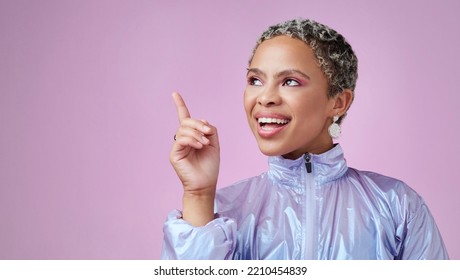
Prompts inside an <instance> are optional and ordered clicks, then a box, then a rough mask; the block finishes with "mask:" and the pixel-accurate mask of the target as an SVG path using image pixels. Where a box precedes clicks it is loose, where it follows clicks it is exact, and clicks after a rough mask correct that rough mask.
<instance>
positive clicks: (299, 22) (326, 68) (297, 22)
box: [249, 19, 358, 123]
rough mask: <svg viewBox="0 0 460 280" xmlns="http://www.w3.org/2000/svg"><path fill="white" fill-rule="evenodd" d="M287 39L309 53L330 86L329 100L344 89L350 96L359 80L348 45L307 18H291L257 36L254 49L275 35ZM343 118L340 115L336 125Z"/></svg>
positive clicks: (340, 36) (354, 56) (335, 33)
mask: <svg viewBox="0 0 460 280" xmlns="http://www.w3.org/2000/svg"><path fill="white" fill-rule="evenodd" d="M281 35H285V36H289V37H291V38H296V39H299V40H301V41H303V42H304V43H306V44H307V45H308V46H309V47H310V48H311V49H312V50H313V53H314V55H315V57H316V59H317V61H318V64H319V66H320V67H321V70H322V71H323V73H324V75H325V76H326V79H327V81H328V84H329V91H328V97H329V98H332V97H334V96H336V95H337V94H339V93H341V92H342V91H343V90H345V89H349V90H351V91H352V93H353V98H354V95H355V93H354V91H355V86H356V80H357V79H358V58H357V57H356V55H355V53H354V52H353V49H352V48H351V46H350V44H349V43H348V42H347V41H346V40H345V38H344V37H343V36H342V35H341V34H339V33H338V32H337V31H335V30H333V29H332V28H329V27H328V26H326V25H324V24H321V23H318V22H316V21H313V20H310V19H294V20H289V21H285V22H282V23H279V24H276V25H273V26H270V27H269V28H268V29H267V30H265V31H264V32H263V33H262V35H261V36H260V38H259V40H258V41H257V43H256V46H255V47H254V50H253V52H252V55H251V58H250V59H249V64H251V62H252V58H253V57H254V53H255V52H256V50H257V47H258V46H259V45H260V44H261V43H262V42H264V41H266V40H269V39H272V38H274V37H277V36H281ZM344 117H345V115H343V116H341V117H340V119H339V121H338V122H339V123H340V122H341V121H342V119H343V118H344Z"/></svg>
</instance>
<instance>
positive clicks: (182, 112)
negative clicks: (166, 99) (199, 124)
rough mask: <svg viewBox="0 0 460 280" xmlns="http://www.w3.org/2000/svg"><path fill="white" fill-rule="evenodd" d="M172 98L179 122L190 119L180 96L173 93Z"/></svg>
mask: <svg viewBox="0 0 460 280" xmlns="http://www.w3.org/2000/svg"><path fill="white" fill-rule="evenodd" d="M172 97H173V99H174V104H175V105H176V109H177V115H178V116H179V121H182V120H184V119H187V118H190V112H189V111H188V108H187V106H186V105H185V102H184V99H183V98H182V96H181V95H180V94H179V93H177V92H173V94H172Z"/></svg>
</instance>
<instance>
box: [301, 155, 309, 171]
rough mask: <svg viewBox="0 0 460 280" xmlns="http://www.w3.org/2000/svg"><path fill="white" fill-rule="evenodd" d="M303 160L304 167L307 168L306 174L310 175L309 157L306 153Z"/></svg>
mask: <svg viewBox="0 0 460 280" xmlns="http://www.w3.org/2000/svg"><path fill="white" fill-rule="evenodd" d="M303 158H304V159H305V167H306V168H307V173H311V155H310V154H309V153H306V154H305V155H304V156H303Z"/></svg>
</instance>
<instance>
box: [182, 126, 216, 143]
mask: <svg viewBox="0 0 460 280" xmlns="http://www.w3.org/2000/svg"><path fill="white" fill-rule="evenodd" d="M182 137H192V138H194V139H195V140H196V141H198V142H200V143H201V144H203V145H207V144H209V139H208V138H207V137H206V136H205V135H204V134H203V133H201V132H200V131H198V130H196V129H193V128H191V127H183V126H181V128H180V129H179V130H178V131H177V133H176V140H177V139H178V138H182Z"/></svg>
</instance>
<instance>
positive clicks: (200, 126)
mask: <svg viewBox="0 0 460 280" xmlns="http://www.w3.org/2000/svg"><path fill="white" fill-rule="evenodd" d="M181 127H190V128H192V129H195V130H197V131H199V132H201V133H202V134H206V135H209V134H212V133H213V128H214V127H213V126H212V125H210V124H209V123H206V124H205V123H204V122H203V121H199V120H196V119H191V118H187V119H184V120H182V121H181Z"/></svg>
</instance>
